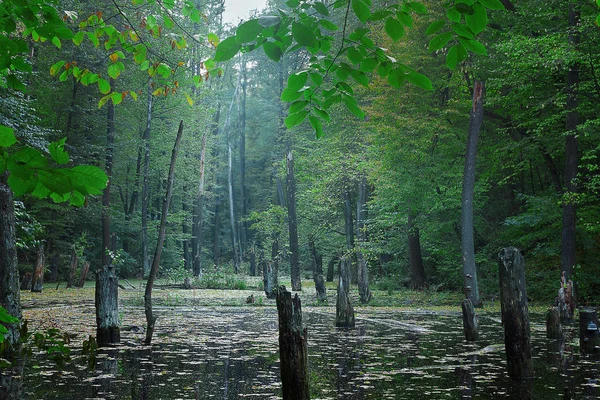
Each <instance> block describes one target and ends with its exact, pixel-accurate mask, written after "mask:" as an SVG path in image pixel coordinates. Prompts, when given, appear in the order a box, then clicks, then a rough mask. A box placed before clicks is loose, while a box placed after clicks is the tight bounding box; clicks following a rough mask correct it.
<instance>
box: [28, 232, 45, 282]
mask: <svg viewBox="0 0 600 400" xmlns="http://www.w3.org/2000/svg"><path fill="white" fill-rule="evenodd" d="M45 264H46V257H45V254H44V245H43V244H40V247H39V248H38V253H37V260H36V261H35V269H34V270H33V281H32V283H31V291H32V292H36V293H41V292H42V289H43V288H44V267H45Z"/></svg>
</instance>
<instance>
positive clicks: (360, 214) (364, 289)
mask: <svg viewBox="0 0 600 400" xmlns="http://www.w3.org/2000/svg"><path fill="white" fill-rule="evenodd" d="M366 226H367V178H366V176H364V175H363V177H362V179H361V181H360V183H359V185H358V199H357V201H356V239H357V241H358V247H357V250H356V259H357V268H358V270H357V272H358V275H357V281H358V282H357V283H358V293H359V295H360V301H361V303H368V302H369V301H371V297H373V294H372V293H371V290H369V267H368V265H367V260H366V259H365V257H364V255H363V253H362V246H364V244H365V242H366V241H367V232H366Z"/></svg>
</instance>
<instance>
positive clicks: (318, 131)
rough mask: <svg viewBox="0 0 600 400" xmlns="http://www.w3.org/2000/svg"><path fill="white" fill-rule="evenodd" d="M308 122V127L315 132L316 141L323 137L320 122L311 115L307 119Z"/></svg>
mask: <svg viewBox="0 0 600 400" xmlns="http://www.w3.org/2000/svg"><path fill="white" fill-rule="evenodd" d="M308 120H309V121H310V125H311V126H312V128H313V129H314V131H315V135H316V136H317V139H319V138H320V137H321V136H323V123H322V122H321V120H320V119H319V118H317V117H315V116H313V115H311V116H309V117H308Z"/></svg>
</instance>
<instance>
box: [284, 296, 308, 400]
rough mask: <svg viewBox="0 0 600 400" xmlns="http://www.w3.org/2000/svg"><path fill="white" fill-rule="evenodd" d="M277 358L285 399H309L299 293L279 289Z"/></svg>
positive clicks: (306, 347) (305, 345)
mask: <svg viewBox="0 0 600 400" xmlns="http://www.w3.org/2000/svg"><path fill="white" fill-rule="evenodd" d="M277 313H278V315H279V359H280V363H279V364H280V369H281V387H282V392H283V399H284V400H308V399H310V390H309V375H308V341H307V339H308V334H307V330H306V328H304V327H303V326H302V307H301V304H300V298H299V297H298V294H296V295H295V296H294V298H293V299H292V294H291V293H290V292H288V291H287V290H286V289H285V286H281V287H279V289H278V291H277Z"/></svg>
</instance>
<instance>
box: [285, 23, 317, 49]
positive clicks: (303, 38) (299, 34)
mask: <svg viewBox="0 0 600 400" xmlns="http://www.w3.org/2000/svg"><path fill="white" fill-rule="evenodd" d="M292 36H293V37H294V39H295V40H296V42H298V44H301V45H302V46H306V47H318V45H319V41H318V40H317V37H316V36H315V32H314V31H313V30H312V29H310V28H309V27H308V26H306V25H305V24H303V23H302V22H294V23H293V24H292Z"/></svg>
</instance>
